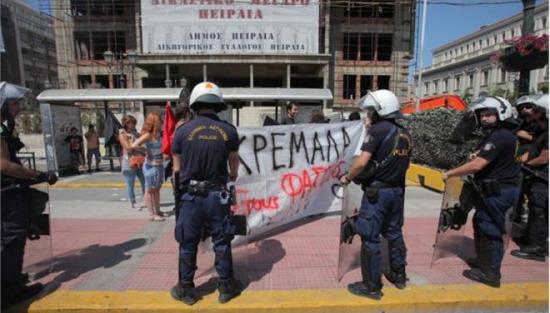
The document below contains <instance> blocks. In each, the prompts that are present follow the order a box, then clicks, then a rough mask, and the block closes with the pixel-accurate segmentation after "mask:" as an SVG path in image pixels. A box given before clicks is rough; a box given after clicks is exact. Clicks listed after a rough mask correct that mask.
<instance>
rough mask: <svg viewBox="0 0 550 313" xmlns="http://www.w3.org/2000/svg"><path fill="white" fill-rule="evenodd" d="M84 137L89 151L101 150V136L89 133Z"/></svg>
mask: <svg viewBox="0 0 550 313" xmlns="http://www.w3.org/2000/svg"><path fill="white" fill-rule="evenodd" d="M84 137H86V146H87V148H88V149H98V148H99V135H98V134H97V133H96V132H90V131H89V132H87V133H86V134H85V135H84Z"/></svg>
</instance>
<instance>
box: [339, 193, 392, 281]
mask: <svg viewBox="0 0 550 313" xmlns="http://www.w3.org/2000/svg"><path fill="white" fill-rule="evenodd" d="M362 198H363V191H362V190H361V188H360V187H359V186H358V185H355V184H350V185H348V186H347V187H345V188H344V198H343V200H342V216H341V219H340V226H341V228H340V248H339V253H338V281H341V280H342V278H343V277H344V276H345V275H346V274H347V273H349V272H350V271H352V270H354V269H356V268H358V267H359V266H360V264H361V238H359V236H355V235H352V236H353V237H351V238H350V237H349V231H350V229H349V227H350V223H353V222H354V220H355V218H356V216H357V214H359V209H360V207H361V199H362ZM380 244H381V247H380V253H381V257H382V271H383V272H387V271H389V268H390V267H389V250H388V242H387V240H386V239H385V238H381V239H380Z"/></svg>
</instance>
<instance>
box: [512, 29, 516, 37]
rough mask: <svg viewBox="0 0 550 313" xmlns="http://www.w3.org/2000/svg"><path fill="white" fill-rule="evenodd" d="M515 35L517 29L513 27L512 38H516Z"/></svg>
mask: <svg viewBox="0 0 550 313" xmlns="http://www.w3.org/2000/svg"><path fill="white" fill-rule="evenodd" d="M515 36H516V30H515V29H512V38H514V37H515Z"/></svg>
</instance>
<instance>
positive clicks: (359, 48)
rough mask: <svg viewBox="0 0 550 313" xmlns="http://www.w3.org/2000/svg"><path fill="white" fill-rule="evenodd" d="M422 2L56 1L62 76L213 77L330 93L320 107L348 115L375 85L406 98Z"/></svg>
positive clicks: (113, 81)
mask: <svg viewBox="0 0 550 313" xmlns="http://www.w3.org/2000/svg"><path fill="white" fill-rule="evenodd" d="M414 2H415V1H412V0H411V1H389V0H386V1H380V0H376V1H366V0H364V1H348V2H343V1H337V2H332V1H330V0H326V1H323V2H315V0H244V1H241V0H239V1H235V0H119V1H112V0H55V1H51V2H50V3H51V6H52V7H51V12H52V15H54V17H55V19H54V20H55V34H56V43H57V51H58V64H59V77H60V79H61V80H64V81H66V82H67V83H68V88H152V87H180V86H183V85H187V86H188V87H189V88H191V87H192V86H194V85H195V84H196V83H198V82H201V81H204V80H209V81H212V82H216V83H218V84H219V85H220V86H222V87H223V88H231V87H254V88H257V87H271V88H274V87H280V88H324V89H330V90H331V91H332V94H333V100H332V101H324V103H322V104H318V105H323V106H324V108H330V107H332V108H334V109H341V108H346V107H350V106H352V105H353V104H354V103H355V101H356V100H357V99H358V98H360V97H361V96H362V95H364V94H365V93H366V90H369V89H371V90H375V89H380V88H388V89H391V90H393V91H394V92H395V93H396V94H397V95H398V96H400V97H405V96H406V94H407V76H408V64H409V59H410V58H411V53H412V49H413V46H414V44H413V38H414V28H415V25H414V20H415V18H414V17H415V11H414V8H415V3H414ZM274 102H275V100H273V101H266V102H258V101H256V102H248V103H246V104H245V105H246V108H245V109H247V108H269V107H272V106H273V104H274ZM251 112H252V111H251ZM243 113H244V115H246V114H245V112H243ZM244 118H245V119H246V116H244Z"/></svg>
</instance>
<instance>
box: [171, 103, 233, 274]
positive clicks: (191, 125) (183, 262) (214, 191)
mask: <svg viewBox="0 0 550 313" xmlns="http://www.w3.org/2000/svg"><path fill="white" fill-rule="evenodd" d="M238 149H239V137H238V134H237V130H236V129H235V127H233V126H232V125H231V124H228V123H226V122H224V121H221V120H220V119H219V118H218V117H217V116H216V115H215V114H204V115H199V116H197V117H196V118H195V119H194V120H192V121H190V122H188V123H187V124H185V125H183V126H181V127H180V128H178V130H177V132H176V135H175V136H174V142H173V144H172V152H173V153H177V154H179V155H181V168H180V183H181V184H183V185H184V186H187V187H188V189H187V191H186V192H185V193H183V195H182V197H181V204H180V207H179V214H178V219H177V222H176V240H177V241H178V243H179V245H180V247H179V273H180V274H179V275H180V277H179V280H180V282H181V283H192V282H193V278H194V275H195V270H196V269H197V266H196V257H197V246H198V244H199V242H200V239H201V230H202V229H203V225H204V224H205V223H207V224H208V225H209V229H210V235H211V237H212V242H213V245H214V252H215V258H216V261H215V267H216V271H217V272H218V275H219V276H220V279H221V280H222V281H224V280H228V279H232V278H233V264H232V256H231V240H232V239H233V234H232V233H231V228H232V227H231V226H232V225H231V219H230V215H229V213H230V204H229V202H228V201H227V199H224V197H223V196H224V195H225V193H224V190H225V184H226V183H227V181H228V158H229V153H230V152H236V151H238ZM195 182H201V183H204V185H205V186H206V188H207V191H206V192H205V193H204V194H196V193H194V192H190V190H191V189H190V188H189V186H190V185H191V184H194V183H195Z"/></svg>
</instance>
